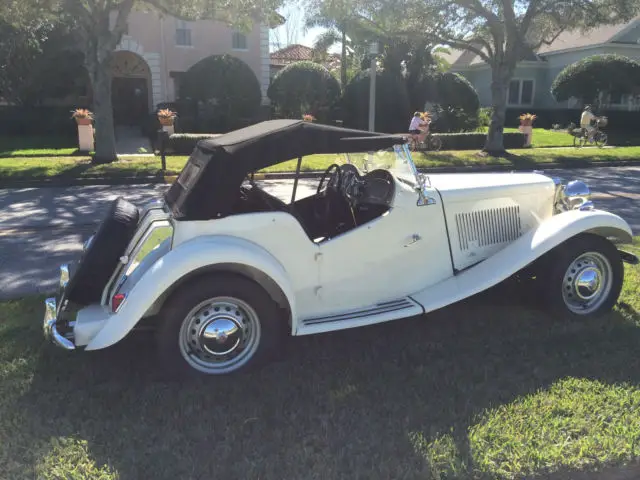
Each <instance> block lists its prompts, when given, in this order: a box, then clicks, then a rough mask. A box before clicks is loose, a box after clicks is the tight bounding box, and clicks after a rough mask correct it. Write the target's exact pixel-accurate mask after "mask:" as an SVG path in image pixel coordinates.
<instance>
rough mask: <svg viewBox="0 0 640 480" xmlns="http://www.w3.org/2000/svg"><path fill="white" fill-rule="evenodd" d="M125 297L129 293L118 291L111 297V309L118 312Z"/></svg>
mask: <svg viewBox="0 0 640 480" xmlns="http://www.w3.org/2000/svg"><path fill="white" fill-rule="evenodd" d="M125 298H127V295H126V294H124V293H116V294H115V295H114V296H113V297H112V298H111V311H112V312H113V313H116V312H117V311H118V309H119V308H120V305H122V302H124V300H125Z"/></svg>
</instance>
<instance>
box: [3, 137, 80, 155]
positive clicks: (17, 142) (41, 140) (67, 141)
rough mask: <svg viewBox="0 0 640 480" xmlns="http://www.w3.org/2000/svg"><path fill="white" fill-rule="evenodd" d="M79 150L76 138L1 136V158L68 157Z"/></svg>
mask: <svg viewBox="0 0 640 480" xmlns="http://www.w3.org/2000/svg"><path fill="white" fill-rule="evenodd" d="M77 150H78V146H77V142H76V140H75V139H74V138H65V137H64V136H60V135H49V136H46V135H42V136H33V135H30V136H28V137H16V136H2V135H0V158H2V157H54V156H68V155H72V154H74V153H75V152H76V151H77Z"/></svg>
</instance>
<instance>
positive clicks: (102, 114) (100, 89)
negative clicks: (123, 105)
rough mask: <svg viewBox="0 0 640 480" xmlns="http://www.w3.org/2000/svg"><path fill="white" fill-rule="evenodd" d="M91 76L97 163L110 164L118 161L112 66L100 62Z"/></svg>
mask: <svg viewBox="0 0 640 480" xmlns="http://www.w3.org/2000/svg"><path fill="white" fill-rule="evenodd" d="M94 72H95V73H94V74H93V75H92V76H91V77H92V78H91V81H92V83H93V109H94V118H95V132H96V133H95V143H96V146H95V156H94V159H93V161H94V162H95V163H110V162H115V161H116V160H117V159H118V156H117V154H116V136H115V131H114V128H113V106H112V103H111V65H110V64H109V63H106V64H105V62H99V63H98V64H97V65H96V68H95V71H94Z"/></svg>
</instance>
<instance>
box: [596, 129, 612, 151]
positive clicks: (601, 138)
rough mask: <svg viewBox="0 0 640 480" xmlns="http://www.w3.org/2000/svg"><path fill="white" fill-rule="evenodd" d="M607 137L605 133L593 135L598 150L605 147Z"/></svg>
mask: <svg viewBox="0 0 640 480" xmlns="http://www.w3.org/2000/svg"><path fill="white" fill-rule="evenodd" d="M608 139H609V138H608V137H607V134H606V133H602V132H598V133H596V135H595V138H594V141H595V142H596V145H597V146H598V147H600V148H603V147H605V146H606V145H607V141H608Z"/></svg>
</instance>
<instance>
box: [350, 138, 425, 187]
mask: <svg viewBox="0 0 640 480" xmlns="http://www.w3.org/2000/svg"><path fill="white" fill-rule="evenodd" d="M362 154H364V155H365V158H364V161H363V162H362V167H363V168H360V163H359V162H355V161H353V160H352V157H351V156H352V155H355V154H353V153H345V154H344V155H345V157H346V160H347V163H349V164H350V165H354V166H355V167H357V168H358V169H361V170H362V171H363V173H364V174H367V173H368V172H370V171H372V170H376V169H382V170H387V171H389V172H390V173H391V174H392V175H393V176H394V177H396V178H397V179H398V180H400V181H404V182H405V183H409V184H411V186H414V187H419V186H420V185H421V184H422V182H423V179H422V176H421V175H420V173H419V172H418V169H417V168H416V165H415V163H414V162H413V157H412V156H411V152H410V150H409V147H408V145H407V144H406V143H403V144H396V145H394V146H393V147H392V148H391V149H387V150H377V151H375V152H363V153H358V154H357V155H362ZM380 154H383V155H385V157H386V158H387V159H388V157H387V155H390V154H393V155H394V156H395V165H394V166H392V167H391V168H390V167H389V162H388V161H385V162H382V161H379V162H376V160H377V159H380V156H379V155H380ZM376 156H378V157H376ZM398 166H400V168H398ZM405 167H406V168H405Z"/></svg>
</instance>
